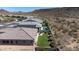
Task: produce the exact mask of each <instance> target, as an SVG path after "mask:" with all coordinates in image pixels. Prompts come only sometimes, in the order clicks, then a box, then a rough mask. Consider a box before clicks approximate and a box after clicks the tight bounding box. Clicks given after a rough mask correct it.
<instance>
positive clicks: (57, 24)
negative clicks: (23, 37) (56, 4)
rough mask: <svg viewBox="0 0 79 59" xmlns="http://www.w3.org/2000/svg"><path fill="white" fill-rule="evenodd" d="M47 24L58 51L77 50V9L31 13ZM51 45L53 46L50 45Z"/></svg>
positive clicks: (78, 17) (78, 18)
mask: <svg viewBox="0 0 79 59" xmlns="http://www.w3.org/2000/svg"><path fill="white" fill-rule="evenodd" d="M32 15H33V16H35V17H38V18H41V19H43V20H46V21H47V22H48V24H49V27H50V30H51V32H52V37H53V38H52V41H51V44H52V43H53V41H54V42H55V45H54V46H55V47H56V48H58V49H59V50H66V51H67V50H68V51H69V50H70V51H71V50H79V8H78V7H64V8H49V9H40V10H35V11H33V12H32ZM52 45H53V44H52Z"/></svg>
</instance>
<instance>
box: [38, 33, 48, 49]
mask: <svg viewBox="0 0 79 59" xmlns="http://www.w3.org/2000/svg"><path fill="white" fill-rule="evenodd" d="M37 46H38V47H40V48H50V46H49V42H48V33H43V34H42V35H39V37H38V41H37Z"/></svg>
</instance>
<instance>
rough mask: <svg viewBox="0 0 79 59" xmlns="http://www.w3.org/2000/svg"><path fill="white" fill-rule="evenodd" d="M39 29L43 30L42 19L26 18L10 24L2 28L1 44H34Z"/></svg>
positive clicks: (0, 32) (0, 33)
mask: <svg viewBox="0 0 79 59" xmlns="http://www.w3.org/2000/svg"><path fill="white" fill-rule="evenodd" d="M38 30H42V20H39V19H33V18H32V19H30V18H29V19H25V20H23V21H18V22H15V23H11V24H8V25H7V26H6V27H5V28H2V29H0V45H28V46H33V45H34V41H35V39H36V37H37V33H38Z"/></svg>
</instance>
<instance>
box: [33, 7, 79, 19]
mask: <svg viewBox="0 0 79 59" xmlns="http://www.w3.org/2000/svg"><path fill="white" fill-rule="evenodd" d="M33 13H34V14H39V15H47V16H57V17H78V18H79V8H78V7H64V8H49V9H40V10H35V11H33Z"/></svg>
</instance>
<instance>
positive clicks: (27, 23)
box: [17, 19, 42, 30]
mask: <svg viewBox="0 0 79 59" xmlns="http://www.w3.org/2000/svg"><path fill="white" fill-rule="evenodd" d="M17 23H18V26H20V27H31V28H38V29H39V30H42V21H41V20H40V19H25V20H23V21H19V22H17Z"/></svg>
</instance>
